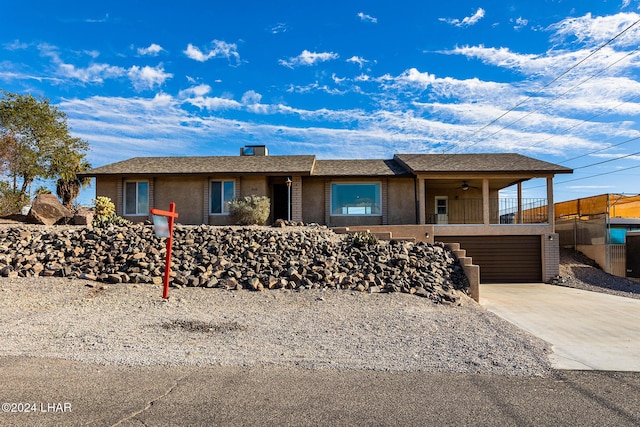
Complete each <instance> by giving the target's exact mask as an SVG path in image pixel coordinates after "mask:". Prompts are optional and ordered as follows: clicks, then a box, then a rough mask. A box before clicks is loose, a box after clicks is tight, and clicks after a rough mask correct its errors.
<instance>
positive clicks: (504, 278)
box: [436, 236, 542, 283]
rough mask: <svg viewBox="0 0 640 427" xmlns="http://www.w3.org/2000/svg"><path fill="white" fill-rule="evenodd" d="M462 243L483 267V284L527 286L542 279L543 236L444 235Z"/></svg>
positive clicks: (444, 239)
mask: <svg viewBox="0 0 640 427" xmlns="http://www.w3.org/2000/svg"><path fill="white" fill-rule="evenodd" d="M436 240H438V241H443V242H447V243H454V242H457V243H460V247H461V248H462V249H465V250H466V251H467V255H468V256H470V257H472V258H473V263H474V264H476V265H479V266H480V282H481V283H526V282H540V281H541V280H542V254H541V247H540V244H541V239H540V236H456V237H451V236H441V237H440V238H438V237H436Z"/></svg>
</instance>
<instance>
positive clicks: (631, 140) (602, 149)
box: [560, 136, 640, 169]
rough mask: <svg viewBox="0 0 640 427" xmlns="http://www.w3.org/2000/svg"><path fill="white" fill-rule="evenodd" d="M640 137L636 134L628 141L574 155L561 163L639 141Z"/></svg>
mask: <svg viewBox="0 0 640 427" xmlns="http://www.w3.org/2000/svg"><path fill="white" fill-rule="evenodd" d="M638 139H640V136H636V137H635V138H631V139H627V140H626V141H622V142H618V143H617V144H614V145H609V146H608V147H604V148H601V149H599V150H595V151H591V152H589V153H586V154H581V155H579V156H576V157H572V158H570V159H567V160H563V161H562V162H560V164H563V163H568V162H570V161H573V160H577V159H581V158H583V157H586V156H590V155H592V154H596V153H600V152H601V151H606V150H609V149H611V148H614V147H618V146H620V145H623V144H628V143H629V142H633V141H637V140H638ZM574 169H582V167H580V168H574Z"/></svg>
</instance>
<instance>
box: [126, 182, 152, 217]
mask: <svg viewBox="0 0 640 427" xmlns="http://www.w3.org/2000/svg"><path fill="white" fill-rule="evenodd" d="M124 192H125V194H124V214H125V215H149V182H148V181H127V182H126V183H125V187H124Z"/></svg>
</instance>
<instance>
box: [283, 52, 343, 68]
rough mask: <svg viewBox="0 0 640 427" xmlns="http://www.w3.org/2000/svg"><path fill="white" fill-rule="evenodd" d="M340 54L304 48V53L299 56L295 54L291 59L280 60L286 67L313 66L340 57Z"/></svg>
mask: <svg viewBox="0 0 640 427" xmlns="http://www.w3.org/2000/svg"><path fill="white" fill-rule="evenodd" d="M338 57H339V56H338V54H337V53H333V52H320V53H318V52H309V51H308V50H306V49H305V50H303V51H302V53H301V54H300V55H298V56H294V57H291V58H289V60H284V59H281V60H280V61H278V62H279V63H280V65H284V66H285V67H289V68H294V67H297V66H301V65H304V66H311V65H315V64H317V63H318V62H325V61H331V60H334V59H338Z"/></svg>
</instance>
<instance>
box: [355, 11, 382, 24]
mask: <svg viewBox="0 0 640 427" xmlns="http://www.w3.org/2000/svg"><path fill="white" fill-rule="evenodd" d="M358 18H360V20H361V21H364V22H371V23H372V24H377V23H378V18H374V17H373V16H371V15H367V14H365V13H363V12H358Z"/></svg>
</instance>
